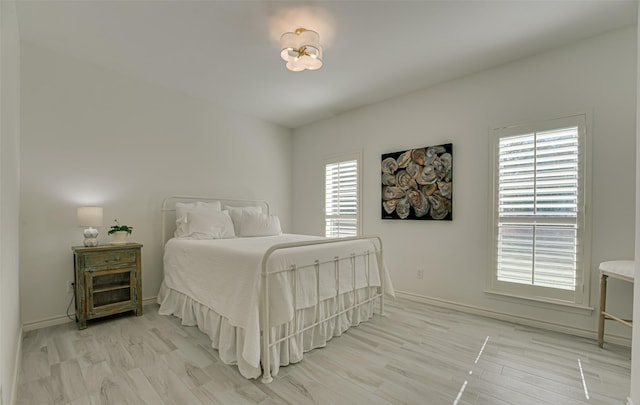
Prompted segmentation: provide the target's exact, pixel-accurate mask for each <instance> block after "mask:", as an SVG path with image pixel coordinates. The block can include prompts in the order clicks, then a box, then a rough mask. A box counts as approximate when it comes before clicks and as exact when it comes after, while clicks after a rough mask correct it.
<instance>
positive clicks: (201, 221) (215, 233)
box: [183, 211, 236, 239]
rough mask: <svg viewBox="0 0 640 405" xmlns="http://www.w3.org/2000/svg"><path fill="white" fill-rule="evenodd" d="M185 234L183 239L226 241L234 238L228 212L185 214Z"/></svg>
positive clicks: (194, 212) (189, 212) (190, 212)
mask: <svg viewBox="0 0 640 405" xmlns="http://www.w3.org/2000/svg"><path fill="white" fill-rule="evenodd" d="M186 226H187V234H186V235H184V236H183V238H185V239H187V238H188V239H228V238H235V237H236V235H235V233H234V232H233V222H231V217H230V216H229V212H228V211H222V212H217V211H216V212H203V211H188V212H187V223H186Z"/></svg>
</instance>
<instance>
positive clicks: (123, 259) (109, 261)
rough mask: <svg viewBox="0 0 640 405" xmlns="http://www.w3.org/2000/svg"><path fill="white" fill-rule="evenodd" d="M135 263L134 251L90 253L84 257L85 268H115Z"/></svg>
mask: <svg viewBox="0 0 640 405" xmlns="http://www.w3.org/2000/svg"><path fill="white" fill-rule="evenodd" d="M135 262H136V252H135V250H123V251H116V252H101V253H92V254H87V255H85V256H84V264H85V266H86V267H98V266H116V265H118V264H126V263H135Z"/></svg>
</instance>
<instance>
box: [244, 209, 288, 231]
mask: <svg viewBox="0 0 640 405" xmlns="http://www.w3.org/2000/svg"><path fill="white" fill-rule="evenodd" d="M281 233H282V229H281V228H280V218H278V217H277V216H275V215H266V214H263V213H255V212H252V211H244V212H243V213H242V219H241V220H240V236H273V235H280V234H281Z"/></svg>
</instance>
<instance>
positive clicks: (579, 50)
mask: <svg viewBox="0 0 640 405" xmlns="http://www.w3.org/2000/svg"><path fill="white" fill-rule="evenodd" d="M635 80H636V27H635V26H632V27H628V28H626V29H622V30H618V31H615V32H611V33H608V34H606V35H602V36H599V37H596V38H592V39H589V40H586V41H582V42H579V43H576V44H573V45H571V46H567V47H564V48H561V49H558V50H555V51H552V52H547V53H544V54H540V55H537V56H535V57H531V58H527V59H524V60H520V61H517V62H515V63H511V64H508V65H504V66H501V67H498V68H494V69H491V70H487V71H483V72H480V73H477V74H474V75H470V76H467V77H464V78H461V79H458V80H454V81H451V82H447V83H444V84H441V85H438V86H434V87H431V88H427V89H423V90H418V91H416V92H415V93H412V94H409V95H406V96H403V97H397V98H394V99H390V100H387V101H385V102H382V103H378V104H374V105H371V106H367V107H365V108H362V109H359V110H355V111H352V112H349V113H346V114H343V115H340V116H337V117H334V118H332V119H328V120H324V121H321V122H317V123H315V124H312V125H309V126H306V127H303V128H299V129H296V130H295V131H294V162H293V167H294V175H293V176H294V177H293V190H294V199H293V201H294V216H293V223H294V224H295V228H294V229H295V231H296V232H300V233H313V234H321V233H322V229H323V228H322V226H323V224H322V212H323V195H322V193H323V184H322V181H323V174H322V170H323V167H322V159H323V158H324V157H325V156H328V155H333V154H336V153H339V152H341V151H342V152H344V151H353V150H363V152H364V153H363V156H364V170H363V176H364V181H363V183H364V191H363V204H364V206H363V232H364V233H365V234H380V235H381V236H382V238H383V240H384V243H385V258H386V261H387V264H388V266H389V269H390V272H391V275H392V279H393V282H394V285H395V287H396V289H397V290H400V291H404V292H407V293H410V294H414V295H417V296H420V297H429V298H432V299H435V300H438V301H440V302H444V303H450V304H453V305H456V306H458V307H460V308H467V309H469V310H478V309H480V310H482V311H485V312H484V313H487V314H494V315H496V316H501V315H500V314H508V315H509V316H510V319H521V320H527V319H528V320H535V321H536V322H538V324H539V325H541V326H545V327H555V328H557V329H559V330H566V331H571V332H573V333H578V334H582V335H587V336H595V330H596V328H597V324H596V320H597V317H596V312H595V311H593V312H585V311H578V310H571V309H566V308H557V307H556V306H552V305H543V304H541V303H536V302H531V301H527V300H517V299H509V298H504V297H502V298H501V297H498V296H494V295H490V294H487V293H484V292H483V290H484V288H485V286H486V274H487V266H488V262H489V254H490V251H489V241H488V235H489V231H488V229H489V228H488V226H489V224H488V220H487V217H488V216H489V213H490V208H489V202H490V199H489V194H490V184H491V183H490V170H489V129H490V128H492V127H493V126H494V125H499V124H504V123H509V122H518V121H529V120H535V119H541V118H548V117H556V116H561V115H563V114H571V113H576V112H585V113H588V114H590V116H591V117H592V122H590V123H589V124H592V125H590V127H589V130H590V134H591V135H592V136H593V142H592V145H593V162H592V168H593V199H592V202H593V203H592V204H591V206H590V208H589V210H590V212H591V214H592V219H593V222H592V223H593V239H592V249H591V268H592V269H593V274H592V277H591V291H590V293H591V300H592V301H591V303H592V305H597V296H598V294H597V285H598V284H597V282H596V281H597V271H596V269H597V267H598V263H599V262H601V261H604V260H608V259H615V258H633V255H634V223H633V220H632V219H633V218H634V215H635V203H634V199H635V176H634V173H635V150H636V137H635V122H636V101H635V98H636V86H635ZM448 142H453V156H454V158H453V159H454V173H453V178H454V201H453V205H454V212H453V218H454V219H453V221H452V222H435V221H430V222H425V221H391V220H386V221H382V220H381V219H380V198H381V197H380V188H381V187H380V166H379V165H380V156H381V154H383V153H388V152H396V151H401V150H406V149H409V148H416V147H423V146H428V145H437V144H441V143H448ZM418 269H424V270H425V277H424V279H417V277H416V275H417V270H418ZM609 287H610V294H609V296H610V297H611V300H610V301H609V308H611V309H612V311H613V310H616V311H618V312H619V313H621V314H622V315H625V314H626V315H629V314H630V313H631V309H632V304H631V297H632V288H631V286H630V285H629V284H628V283H623V282H615V280H614V281H612V282H611V283H610V286H609ZM607 332H612V333H616V334H620V335H622V337H623V339H622V340H625V339H626V342H628V338H629V336H630V333H629V330H628V328H626V329H625V327H623V326H622V325H620V328H618V327H616V325H611V326H608V329H607Z"/></svg>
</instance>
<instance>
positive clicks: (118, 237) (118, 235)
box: [107, 218, 133, 244]
mask: <svg viewBox="0 0 640 405" xmlns="http://www.w3.org/2000/svg"><path fill="white" fill-rule="evenodd" d="M113 222H115V223H116V224H115V225H111V229H109V232H107V234H109V235H113V241H111V243H113V244H123V243H127V236H128V235H131V231H133V227H130V226H128V225H120V223H119V222H118V219H117V218H116V219H114V220H113Z"/></svg>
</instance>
